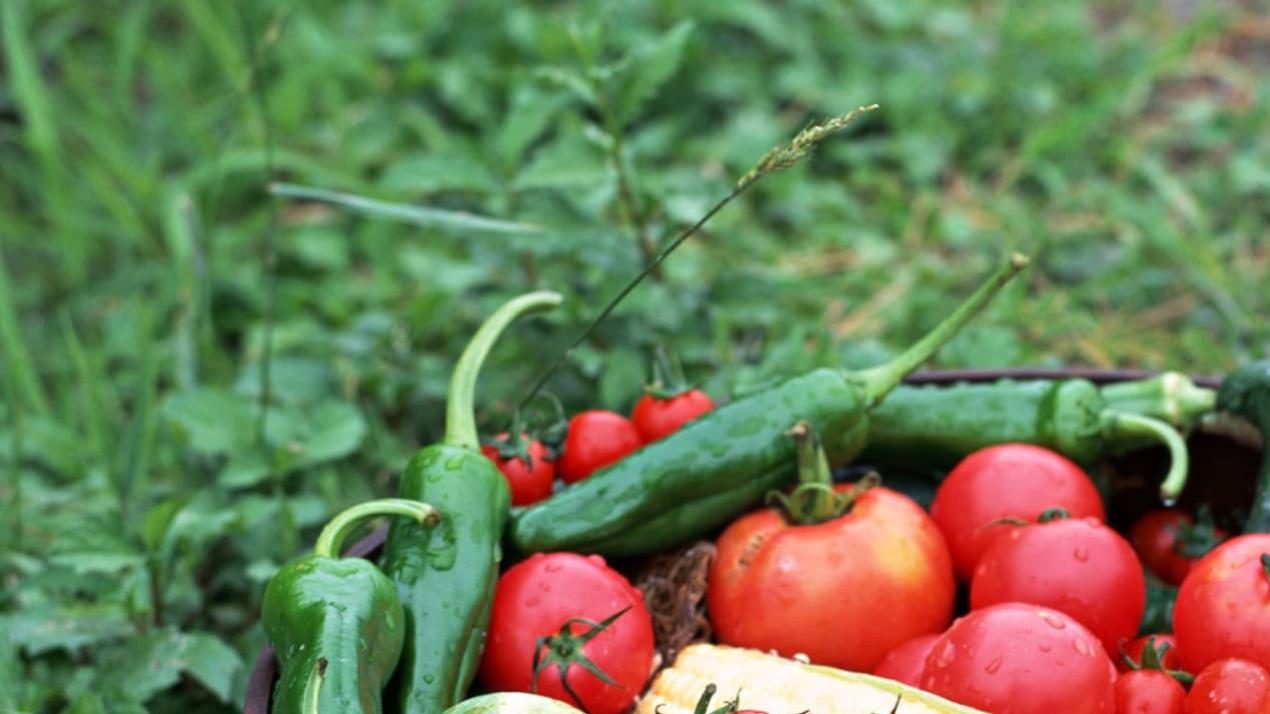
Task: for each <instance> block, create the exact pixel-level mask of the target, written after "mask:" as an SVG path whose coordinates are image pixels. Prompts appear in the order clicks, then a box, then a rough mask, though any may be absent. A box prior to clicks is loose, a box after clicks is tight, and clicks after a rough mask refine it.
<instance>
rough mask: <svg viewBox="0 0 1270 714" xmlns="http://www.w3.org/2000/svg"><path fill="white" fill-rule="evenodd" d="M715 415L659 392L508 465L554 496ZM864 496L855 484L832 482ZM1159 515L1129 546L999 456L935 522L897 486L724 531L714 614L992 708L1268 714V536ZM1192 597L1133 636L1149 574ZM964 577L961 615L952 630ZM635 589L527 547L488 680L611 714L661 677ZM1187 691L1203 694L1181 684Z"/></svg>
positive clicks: (1091, 511)
mask: <svg viewBox="0 0 1270 714" xmlns="http://www.w3.org/2000/svg"><path fill="white" fill-rule="evenodd" d="M711 408H713V404H712V403H711V402H710V400H709V398H708V397H706V396H705V395H704V394H703V393H701V392H698V391H695V390H694V391H690V392H684V393H681V394H679V395H676V396H674V397H671V398H668V399H666V398H661V399H659V398H655V397H652V396H645V397H644V398H642V399H641V400H640V401H639V403H638V404H637V405H636V407H635V409H634V411H633V413H632V416H631V419H629V420H628V419H627V418H625V417H623V416H622V415H620V414H617V413H614V412H605V411H588V412H582V413H580V414H578V415H576V416H574V417H573V418H572V419H571V420H570V422H569V429H568V435H567V438H566V439H565V441H564V444H563V453H562V454H561V455H560V456H559V458H558V459H556V460H554V461H551V460H549V459H548V458H547V455H548V450H547V449H546V448H544V447H543V446H542V445H541V444H540V443H538V442H536V441H535V442H532V443H531V444H529V445H528V449H529V451H528V453H529V454H530V456H531V457H532V458H531V460H530V461H529V462H528V463H526V462H525V461H524V460H523V459H517V458H510V459H508V458H501V457H500V454H499V452H498V451H497V449H496V447H487V452H486V453H487V455H489V456H490V458H491V459H493V460H494V461H495V463H496V464H498V465H499V467H500V469H501V470H502V472H503V473H504V474H505V475H506V476H507V478H508V481H509V483H510V484H511V487H512V492H513V500H514V502H515V503H516V504H517V505H523V504H526V503H532V502H533V501H536V500H539V499H541V498H545V497H546V496H547V495H550V493H551V490H552V487H553V481H554V478H555V476H556V475H557V474H558V475H559V476H560V477H561V478H562V479H563V480H564V481H565V482H566V483H572V482H575V481H578V480H581V479H583V478H586V477H587V476H589V475H590V474H591V473H592V472H593V471H595V470H596V469H599V468H602V467H603V466H606V465H608V464H610V463H612V462H614V461H617V460H618V459H620V458H622V457H623V456H625V455H626V454H628V453H630V452H632V451H634V450H636V449H638V448H639V447H640V446H641V445H643V444H645V443H648V442H650V441H653V440H656V439H659V438H662V437H663V436H665V435H666V434H669V433H671V432H673V431H675V430H676V429H678V428H679V427H680V426H681V425H682V424H683V423H685V422H687V421H689V420H691V419H693V418H696V417H697V416H699V415H701V414H703V413H705V412H706V411H709V410H710V409H711ZM836 488H837V489H838V490H839V491H852V490H853V489H855V488H856V487H855V486H853V485H840V486H837V487H836ZM1201 530H1202V529H1197V528H1196V526H1195V523H1194V520H1193V519H1192V517H1191V516H1190V515H1189V514H1187V513H1185V512H1182V511H1178V510H1160V511H1156V512H1152V513H1149V514H1147V515H1146V516H1145V517H1143V518H1142V519H1140V520H1139V521H1138V522H1137V523H1136V524H1134V526H1133V528H1132V529H1131V531H1130V533H1129V538H1128V539H1126V538H1125V537H1124V536H1122V535H1120V534H1119V533H1117V532H1116V531H1114V530H1113V529H1112V528H1110V527H1109V526H1108V525H1107V524H1106V523H1105V513H1104V509H1103V504H1102V501H1101V499H1100V497H1099V494H1098V491H1097V489H1096V488H1095V487H1094V485H1093V483H1092V481H1091V480H1090V478H1089V476H1088V475H1087V474H1086V473H1085V472H1084V471H1083V470H1082V469H1081V468H1080V467H1079V466H1077V465H1076V464H1074V463H1072V462H1071V461H1069V460H1068V459H1067V458H1065V457H1063V456H1061V455H1059V454H1057V453H1055V452H1052V451H1049V450H1047V449H1043V448H1040V447H1036V446H1031V445H1025V444H1007V445H1001V446H994V447H989V448H986V449H983V450H981V451H978V452H975V453H974V454H971V455H969V456H968V457H966V458H965V459H964V460H963V461H962V462H961V463H960V464H959V465H958V466H957V467H956V468H955V469H953V470H952V471H951V472H950V473H949V474H948V476H947V478H946V479H945V480H944V481H943V483H942V484H941V485H940V487H939V489H938V490H937V492H936V495H935V498H934V501H933V503H932V504H931V507H930V510H929V512H927V511H925V510H923V509H922V507H921V506H919V505H918V504H917V503H916V502H915V501H913V500H912V499H910V498H908V497H907V496H905V495H903V494H901V493H898V492H896V491H892V490H890V489H887V488H885V487H881V486H878V487H873V488H869V489H868V490H861V491H860V492H859V493H857V494H856V498H855V500H854V501H853V504H852V506H851V508H850V510H849V511H847V512H846V513H844V514H842V515H841V516H838V517H836V518H833V519H831V520H827V521H824V522H820V523H814V524H810V525H808V524H793V523H790V522H788V519H787V518H786V517H785V515H784V514H783V513H782V512H781V511H780V510H778V509H775V508H765V509H761V510H758V511H755V512H753V513H750V514H748V515H746V516H743V517H742V518H740V519H738V520H737V521H735V522H734V523H732V524H731V525H730V526H729V527H728V528H727V529H726V530H725V531H724V532H723V533H722V535H721V536H720V537H719V540H718V543H717V545H718V555H717V557H716V559H715V562H714V563H713V565H712V568H711V572H710V580H709V588H708V592H707V604H708V609H709V616H710V620H711V623H712V625H713V627H714V630H715V636H716V639H717V640H718V641H720V642H722V643H724V644H732V645H737V646H745V647H754V648H757V649H761V650H765V651H775V652H778V653H780V654H783V655H786V656H795V655H800V656H805V657H807V658H809V659H810V660H811V661H812V662H814V663H817V664H825V665H830V666H834V667H838V668H841V669H847V670H852V671H861V672H872V673H874V674H877V675H879V676H884V677H887V678H890V679H894V680H897V681H901V682H904V683H906V684H910V685H913V686H916V687H919V688H922V689H925V690H928V691H931V692H933V693H935V694H938V695H940V696H943V697H946V698H948V699H951V700H953V701H957V702H960V703H963V704H967V705H970V706H974V707H977V708H980V709H983V710H985V711H989V712H1003V713H1009V714H1033V713H1035V714H1042V713H1048V712H1070V713H1072V714H1081V713H1083V712H1090V713H1091V714H1092V713H1095V712H1103V713H1112V712H1142V713H1158V714H1183V713H1184V712H1185V713H1186V714H1217V713H1218V712H1224V713H1226V714H1243V713H1245V712H1247V713H1264V714H1270V674H1268V673H1267V668H1270V535H1247V536H1242V537H1239V538H1235V539H1233V540H1230V541H1227V542H1226V543H1224V544H1222V545H1220V546H1218V547H1217V548H1216V549H1214V550H1212V552H1210V553H1208V554H1207V555H1204V556H1203V557H1202V558H1200V557H1199V556H1200V555H1202V553H1201V552H1196V550H1195V548H1196V544H1197V543H1199V544H1203V543H1204V542H1208V543H1209V545H1210V547H1211V545H1212V543H1214V542H1215V540H1213V539H1214V537H1217V538H1220V537H1221V536H1222V534H1221V533H1220V532H1215V531H1212V530H1211V529H1210V530H1209V531H1208V532H1207V535H1206V538H1196V537H1195V535H1196V534H1197V533H1199V532H1201ZM1144 569H1146V570H1150V571H1151V572H1152V573H1154V575H1155V576H1156V577H1158V578H1159V579H1160V580H1162V581H1164V582H1166V583H1169V584H1171V585H1177V586H1180V590H1179V594H1178V597H1177V603H1176V609H1175V613H1174V620H1173V632H1172V633H1168V632H1160V633H1153V634H1149V635H1147V636H1143V637H1135V636H1136V635H1137V633H1138V628H1139V624H1140V622H1141V620H1142V616H1143V612H1144V609H1145V601H1146V580H1145V578H1146V576H1145V575H1144ZM959 584H960V585H963V586H965V590H964V592H966V593H967V594H968V598H967V601H968V602H967V603H966V604H968V607H969V611H968V612H967V613H966V614H964V615H963V616H961V617H959V618H957V619H956V620H955V621H954V620H953V615H954V610H955V607H956V603H957V595H958V588H959ZM653 649H654V642H653V634H652V624H651V619H650V616H649V613H648V611H647V609H646V607H645V606H644V603H643V600H642V598H641V597H640V594H639V591H638V590H636V589H635V588H634V587H633V586H631V584H630V582H629V581H627V580H626V578H625V577H623V576H622V575H621V574H620V573H618V572H617V571H615V570H613V569H612V568H610V567H609V566H608V565H607V564H606V563H605V562H604V561H603V559H601V558H599V557H597V556H582V555H576V554H570V553H553V554H545V555H535V556H532V557H530V558H529V559H527V560H525V561H522V562H521V563H518V564H517V565H515V566H513V567H512V568H510V569H509V570H508V571H507V572H506V573H505V574H504V575H503V577H502V578H501V579H500V581H499V585H498V589H497V592H496V596H495V601H494V613H493V618H492V622H491V625H490V638H489V642H488V646H487V647H486V650H485V658H484V660H483V662H482V666H481V672H480V674H481V679H482V681H483V682H484V684H485V686H487V687H489V688H491V689H494V690H502V691H529V690H536V691H538V692H539V693H543V694H547V695H548V696H553V697H556V698H558V699H561V700H563V701H566V702H570V703H573V704H575V705H580V706H581V708H583V709H585V710H586V711H588V712H591V713H592V714H619V713H620V712H623V711H625V710H626V709H627V708H628V707H629V706H630V704H631V702H632V700H633V699H634V698H635V697H636V696H637V695H638V694H639V692H640V690H642V688H643V687H644V685H645V684H646V682H647V679H648V677H649V675H650V674H651V668H652V663H653V660H654V658H653ZM1188 685H1189V692H1188Z"/></svg>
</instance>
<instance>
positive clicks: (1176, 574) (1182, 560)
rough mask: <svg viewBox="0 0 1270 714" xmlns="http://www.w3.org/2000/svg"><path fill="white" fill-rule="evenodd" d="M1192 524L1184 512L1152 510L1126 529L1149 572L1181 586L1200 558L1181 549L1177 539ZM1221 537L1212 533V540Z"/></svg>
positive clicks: (1218, 531) (1170, 583)
mask: <svg viewBox="0 0 1270 714" xmlns="http://www.w3.org/2000/svg"><path fill="white" fill-rule="evenodd" d="M1194 527H1195V519H1194V518H1192V517H1191V514H1189V513H1187V512H1185V511H1180V510H1177V509H1160V510H1156V511H1151V512H1150V513H1148V514H1146V515H1145V516H1143V517H1141V518H1139V519H1138V520H1137V521H1136V522H1135V523H1134V524H1133V527H1132V528H1130V529H1129V542H1131V543H1133V549H1134V550H1135V551H1137V553H1138V557H1140V558H1142V563H1143V565H1146V566H1147V567H1148V568H1150V569H1151V572H1153V573H1155V574H1156V575H1157V576H1159V577H1160V579H1161V580H1163V581H1164V582H1166V583H1168V584H1169V585H1181V584H1182V580H1184V579H1185V578H1186V574H1187V573H1188V572H1190V570H1191V568H1192V567H1193V566H1194V565H1195V563H1196V562H1198V561H1199V558H1198V557H1191V556H1188V555H1185V554H1184V553H1183V552H1182V548H1183V547H1184V545H1185V544H1184V543H1183V542H1181V538H1180V536H1181V534H1182V530H1183V529H1191V528H1194ZM1223 536H1224V534H1223V533H1222V532H1221V531H1220V530H1215V529H1214V530H1213V532H1212V538H1213V539H1214V540H1215V541H1220V540H1221V539H1222V538H1223ZM1214 544H1215V543H1214Z"/></svg>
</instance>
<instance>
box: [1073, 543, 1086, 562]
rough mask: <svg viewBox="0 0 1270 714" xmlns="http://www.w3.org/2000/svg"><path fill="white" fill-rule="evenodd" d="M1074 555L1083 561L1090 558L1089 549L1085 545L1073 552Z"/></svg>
mask: <svg viewBox="0 0 1270 714" xmlns="http://www.w3.org/2000/svg"><path fill="white" fill-rule="evenodd" d="M1072 557H1073V558H1075V559H1076V560H1079V561H1080V562H1082V563H1083V562H1085V561H1087V560H1089V549H1088V548H1085V547H1083V546H1082V547H1080V548H1077V549H1076V550H1075V551H1073V552H1072Z"/></svg>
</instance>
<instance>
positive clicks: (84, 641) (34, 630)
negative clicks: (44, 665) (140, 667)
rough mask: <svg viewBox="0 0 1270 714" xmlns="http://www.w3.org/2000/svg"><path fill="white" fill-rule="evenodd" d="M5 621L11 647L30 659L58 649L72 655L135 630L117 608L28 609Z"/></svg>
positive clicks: (81, 606)
mask: <svg viewBox="0 0 1270 714" xmlns="http://www.w3.org/2000/svg"><path fill="white" fill-rule="evenodd" d="M7 619H8V625H9V634H10V636H11V637H12V640H13V644H14V645H16V646H18V647H21V648H23V649H24V650H25V651H26V653H27V654H28V655H30V656H32V657H35V656H38V655H40V654H42V653H44V652H48V651H51V650H59V649H60V650H66V651H68V652H74V651H75V650H77V649H79V648H81V647H85V646H88V645H95V644H100V643H104V642H111V641H114V640H118V639H120V638H123V637H127V636H128V635H130V634H132V633H133V631H134V630H133V627H132V623H131V622H129V621H128V619H127V618H126V617H124V613H123V612H122V611H121V610H120V609H119V608H117V607H111V606H107V605H68V606H66V607H60V608H54V607H47V606H45V607H31V608H26V609H23V610H20V611H18V612H16V613H14V614H13V615H9V616H8V618H7Z"/></svg>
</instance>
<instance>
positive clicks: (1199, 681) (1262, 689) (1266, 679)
mask: <svg viewBox="0 0 1270 714" xmlns="http://www.w3.org/2000/svg"><path fill="white" fill-rule="evenodd" d="M1267 713H1270V673H1267V672H1266V670H1265V669H1264V668H1262V667H1261V665H1259V664H1257V663H1255V662H1249V661H1248V660H1246V659H1219V660H1216V661H1215V662H1213V663H1212V664H1210V665H1208V666H1207V667H1205V668H1204V670H1203V671H1202V672H1200V673H1199V676H1197V677H1196V678H1195V682H1194V684H1192V685H1191V691H1190V693H1189V694H1187V695H1186V714H1267Z"/></svg>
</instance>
